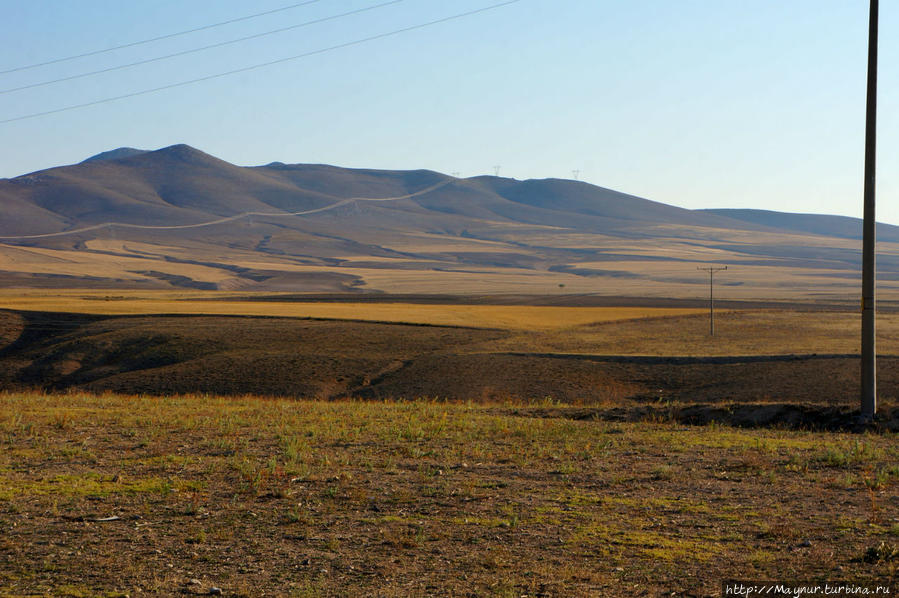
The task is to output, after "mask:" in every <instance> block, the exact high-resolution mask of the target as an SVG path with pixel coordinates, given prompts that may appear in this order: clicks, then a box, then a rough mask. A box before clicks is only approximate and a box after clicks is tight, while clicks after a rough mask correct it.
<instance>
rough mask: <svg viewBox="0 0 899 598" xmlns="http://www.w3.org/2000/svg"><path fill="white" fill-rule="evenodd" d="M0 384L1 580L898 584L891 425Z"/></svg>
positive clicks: (332, 589)
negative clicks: (711, 422)
mask: <svg viewBox="0 0 899 598" xmlns="http://www.w3.org/2000/svg"><path fill="white" fill-rule="evenodd" d="M513 412H514V409H507V408H503V407H501V406H499V407H497V406H490V407H482V406H476V405H472V404H450V403H435V402H421V401H415V402H386V403H385V402H362V403H360V402H346V401H339V402H308V401H296V400H273V399H258V398H250V397H244V398H231V399H222V398H215V397H209V396H183V397H158V398H157V397H149V396H117V395H103V396H96V395H86V394H77V393H76V394H68V395H42V394H33V393H5V394H2V395H0V529H2V533H0V595H4V596H32V595H46V596H140V595H177V594H209V593H210V591H213V592H214V591H216V590H212V588H218V589H219V590H220V591H221V592H222V594H223V595H227V596H350V595H352V596H404V597H405V596H504V597H513V596H514V597H520V596H613V597H614V596H660V595H685V596H719V595H720V583H721V580H722V579H725V578H736V579H752V580H757V579H793V580H808V581H824V580H851V581H853V582H857V583H872V584H890V583H891V584H893V587H894V588H895V584H896V583H897V582H899V466H897V463H899V448H897V445H896V442H895V438H894V437H893V436H891V435H870V434H868V435H847V434H839V433H826V432H807V431H806V432H796V431H786V430H779V429H754V430H738V429H732V428H727V427H722V426H705V427H690V426H684V425H682V424H678V423H668V422H665V421H656V422H642V423H608V422H602V421H593V420H586V421H572V420H568V419H558V418H547V417H529V416H524V415H513Z"/></svg>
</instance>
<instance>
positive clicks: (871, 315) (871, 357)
mask: <svg viewBox="0 0 899 598" xmlns="http://www.w3.org/2000/svg"><path fill="white" fill-rule="evenodd" d="M878 12H879V11H878V0H871V11H870V17H869V19H870V20H869V23H868V105H867V110H866V115H865V191H864V193H865V196H864V202H865V216H864V218H865V219H864V226H863V240H862V347H861V350H862V388H861V403H862V404H861V419H862V421H863V422H871V421H873V420H874V414H875V413H876V412H877V364H876V361H877V353H876V329H875V313H876V312H875V296H874V295H875V287H876V277H875V240H876V233H877V226H876V220H875V214H874V196H875V194H874V189H875V187H874V182H875V171H876V164H877V159H876V157H877V21H878Z"/></svg>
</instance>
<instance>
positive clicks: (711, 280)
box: [697, 266, 727, 336]
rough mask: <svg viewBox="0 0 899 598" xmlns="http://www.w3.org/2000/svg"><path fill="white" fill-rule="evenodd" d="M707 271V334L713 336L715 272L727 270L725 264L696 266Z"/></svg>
mask: <svg viewBox="0 0 899 598" xmlns="http://www.w3.org/2000/svg"><path fill="white" fill-rule="evenodd" d="M697 270H705V271H706V272H708V273H709V336H715V290H714V285H715V272H721V271H722V270H727V266H709V267H707V268H702V267H700V268H697Z"/></svg>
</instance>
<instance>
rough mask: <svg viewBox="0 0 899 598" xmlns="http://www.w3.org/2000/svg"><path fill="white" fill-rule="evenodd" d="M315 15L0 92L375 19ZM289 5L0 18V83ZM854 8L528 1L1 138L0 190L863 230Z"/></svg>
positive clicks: (897, 186)
mask: <svg viewBox="0 0 899 598" xmlns="http://www.w3.org/2000/svg"><path fill="white" fill-rule="evenodd" d="M385 1H386V0H367V1H365V0H320V1H319V2H315V3H313V4H310V5H307V6H304V7H298V8H293V9H290V10H285V11H280V12H278V13H275V14H271V15H268V16H265V17H261V18H257V19H251V20H247V21H242V22H239V23H234V24H231V25H228V26H223V27H218V28H214V29H209V30H206V31H202V32H198V33H195V34H191V35H185V36H180V37H176V38H171V39H168V40H163V41H160V42H157V43H153V44H146V45H141V46H137V47H132V48H127V49H122V50H118V51H115V52H110V53H106V54H102V55H98V56H93V57H88V58H83V59H78V60H73V61H68V62H64V63H59V64H55V65H50V66H45V67H41V68H36V69H30V70H25V71H19V72H14V73H6V74H2V75H0V90H7V89H10V88H13V87H19V86H22V85H29V84H33V83H38V82H42V81H46V80H51V79H56V78H60V77H66V76H70V75H73V74H78V73H81V72H85V71H91V70H97V69H102V68H106V67H110V66H115V65H118V64H125V63H129V62H134V61H137V60H143V59H146V58H150V57H154V56H159V55H164V54H169V53H173V52H178V51H181V50H186V49H190V48H195V47H199V46H203V45H208V44H213V43H217V42H221V41H225V40H230V39H234V38H237V37H243V36H247V35H252V34H255V33H261V32H265V31H270V30H273V29H277V28H281V27H287V26H290V25H294V24H299V23H303V22H306V21H309V20H313V19H317V18H322V17H327V16H332V15H336V14H340V13H344V12H348V11H351V10H354V9H360V8H365V7H369V6H374V5H377V4H380V3H383V2H385ZM497 1H499V0H454V1H453V2H445V1H444V2H440V1H437V0H403V1H401V2H397V3H395V4H391V5H389V6H385V7H382V8H378V9H374V10H371V11H367V12H364V13H360V14H357V15H354V16H350V17H345V18H340V19H335V20H332V21H329V22H326V23H321V24H317V25H313V26H308V27H302V28H299V29H295V30H293V31H289V32H285V33H281V34H276V35H271V36H267V37H263V38H259V39H256V40H253V41H249V42H245V43H240V44H234V45H231V46H226V47H223V48H218V49H215V50H210V51H205V52H199V53H196V54H192V55H188V56H183V57H179V58H175V59H171V60H165V61H160V62H157V63H153V64H149V65H144V66H141V67H136V68H131V69H125V70H120V71H116V72H111V73H106V74H103V75H97V76H93V77H86V78H82V79H78V80H74V81H69V82H65V83H60V84H55V85H48V86H43V87H37V88H34V89H30V90H24V91H19V92H12V93H2V94H0V120H5V119H9V118H15V117H18V116H22V115H27V114H32V113H35V112H42V111H46V110H54V109H56V108H61V107H64V106H70V105H74V104H80V103H85V102H91V101H94V100H97V99H102V98H107V97H112V96H118V95H123V94H128V93H131V92H134V91H139V90H143V89H149V88H153V87H158V86H163V85H167V84H170V83H175V82H179V81H185V80H189V79H194V78H198V77H203V76H206V75H210V74H214V73H219V72H224V71H228V70H232V69H238V68H242V67H245V66H250V65H254V64H258V63H264V62H269V61H273V60H277V59H280V58H285V57H288V56H294V55H298V54H303V53H306V52H311V51H315V50H319V49H322V48H327V47H331V46H334V45H338V44H342V43H345V42H349V41H353V40H357V39H362V38H365V37H369V36H373V35H378V34H380V33H385V32H389V31H394V30H397V29H401V28H404V27H409V26H412V25H416V24H420V23H425V22H428V21H431V20H435V19H439V18H441V17H445V16H449V15H453V14H457V13H462V12H466V11H468V10H474V9H478V8H481V7H485V6H488V5H490V4H493V3H494V2H497ZM294 3H296V0H257V1H256V2H253V3H248V2H245V1H238V0H216V1H211V0H190V1H188V2H186V1H184V0H152V1H151V0H136V1H134V2H121V1H119V0H116V1H113V0H79V1H78V2H72V1H70V0H33V1H29V2H22V1H21V0H14V1H7V0H0V11H2V12H0V14H3V15H4V24H5V26H4V35H3V36H2V37H0V70H6V69H10V68H15V67H18V66H22V65H27V64H32V63H34V62H42V61H45V60H50V59H54V58H58V57H61V56H68V55H72V54H79V53H82V52H88V51H91V50H96V49H102V48H106V47H110V46H115V45H119V44H123V43H128V42H132V41H136V40H141V39H146V38H150V37H156V36H159V35H164V34H167V33H172V32H176V31H181V30H185V29H190V28H194V27H200V26H203V25H206V24H210V23H215V22H220V21H225V20H228V19H234V18H237V17H241V16H245V15H248V14H251V13H255V12H262V11H265V10H270V9H277V8H281V7H284V6H287V5H290V4H294ZM881 4H882V5H881V21H880V27H881V44H880V62H881V68H880V93H879V102H880V125H879V160H878V164H879V169H878V219H879V220H881V221H885V222H891V223H894V224H899V201H897V199H899V197H897V195H899V173H897V171H896V168H895V165H896V164H897V163H899V116H897V115H896V110H895V109H896V107H897V106H899V101H897V100H899V41H897V40H899V35H897V32H899V4H897V3H894V2H883V3H881ZM867 10H868V3H867V2H866V1H864V0H790V1H789V2H784V1H783V0H752V1H747V0H717V1H712V0H701V1H700V0H679V1H678V2H671V1H670V0H627V1H625V0H618V1H605V0H520V1H519V2H517V3H515V4H511V5H509V6H505V7H502V8H498V9H496V10H492V11H488V12H485V13H481V14H478V15H475V16H472V17H468V18H464V19H459V20H455V21H450V22H446V23H442V24H439V25H435V26H432V27H427V28H424V29H419V30H415V31H411V32H408V33H404V34H401V35H397V36H393V37H389V38H385V39H379V40H376V41H372V42H369V43H365V44H361V45H356V46H351V47H346V48H342V49H339V50H335V51H331V52H327V53H323V54H317V55H314V56H310V57H308V58H303V59H298V60H294V61H290V62H286V63H282V64H278V65H275V66H271V67H266V68H262V69H258V70H253V71H249V72H245V73H242V74H238V75H234V76H230V77H223V78H220V79H214V80H210V81H206V82H203V83H198V84H195V85H189V86H184V87H179V88H176V89H170V90H166V91H162V92H159V93H154V94H148V95H143V96H140V97H134V98H130V99H126V100H121V101H116V102H110V103H106V104H101V105H98V106H92V107H88V108H83V109H79V110H72V111H68V112H62V113H58V114H53V115H48V116H43V117H39V118H33V119H26V120H21V121H16V122H10V123H5V124H0V137H2V139H3V141H4V142H3V144H2V145H0V177H11V176H17V175H19V174H24V173H26V172H31V171H34V170H39V169H42V168H47V167H51V166H55V165H59V164H68V163H73V162H78V161H80V160H82V159H84V158H86V157H87V156H90V155H92V154H96V153H99V152H101V151H105V150H108V149H112V148H115V147H120V146H132V147H139V148H144V149H156V148H159V147H163V146H166V145H171V144H174V143H188V144H190V145H193V146H194V147H197V148H199V149H202V150H204V151H206V152H209V153H211V154H213V155H216V156H218V157H221V158H223V159H225V160H228V161H230V162H234V163H236V164H241V165H257V164H264V163H267V162H271V161H275V160H279V161H283V162H315V163H330V164H336V165H340V166H350V167H371V168H396V169H412V168H429V169H433V170H438V171H441V172H446V173H453V172H458V173H460V175H461V176H474V175H478V174H485V173H491V174H492V173H493V166H494V165H501V171H500V174H501V175H503V176H511V177H515V178H521V179H523V178H543V177H561V178H571V177H572V176H573V174H572V171H574V170H579V171H580V174H579V178H580V179H582V180H586V181H588V182H591V183H594V184H597V185H601V186H604V187H609V188H613V189H617V190H620V191H625V192H628V193H633V194H635V195H640V196H643V197H647V198H649V199H653V200H656V201H662V202H665V203H670V204H674V205H678V206H683V207H687V208H705V207H730V208H761V209H773V210H782V211H790V212H815V213H830V214H843V215H849V216H860V215H861V190H862V168H863V144H864V135H863V130H864V103H865V60H866V51H867V50H866V48H867Z"/></svg>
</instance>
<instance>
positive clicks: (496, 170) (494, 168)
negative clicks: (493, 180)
mask: <svg viewBox="0 0 899 598" xmlns="http://www.w3.org/2000/svg"><path fill="white" fill-rule="evenodd" d="M499 169H500V166H499V164H497V165H496V166H494V167H493V172H495V173H496V176H499Z"/></svg>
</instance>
